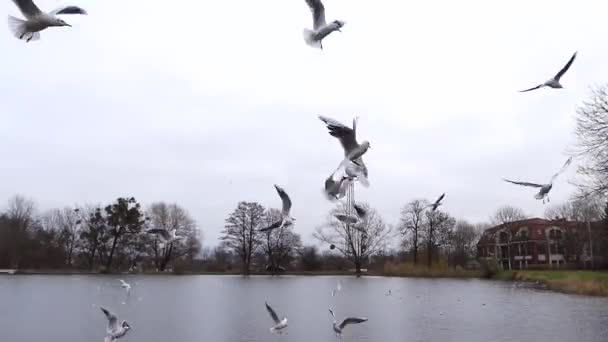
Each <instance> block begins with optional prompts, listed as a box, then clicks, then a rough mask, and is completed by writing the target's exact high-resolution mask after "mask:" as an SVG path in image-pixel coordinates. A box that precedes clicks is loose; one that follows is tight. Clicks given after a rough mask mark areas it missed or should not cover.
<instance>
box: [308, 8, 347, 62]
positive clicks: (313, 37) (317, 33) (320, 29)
mask: <svg viewBox="0 0 608 342" xmlns="http://www.w3.org/2000/svg"><path fill="white" fill-rule="evenodd" d="M306 4H307V5H308V7H310V11H311V12H312V21H313V29H312V30H309V29H304V41H305V42H306V44H308V45H310V46H312V47H317V48H319V49H321V50H323V39H324V38H325V37H327V36H328V35H329V34H330V33H332V32H334V31H338V32H342V31H340V28H342V26H344V24H346V23H345V22H343V21H340V20H334V21H332V22H331V23H329V24H327V23H326V22H325V6H323V3H322V2H321V0H306Z"/></svg>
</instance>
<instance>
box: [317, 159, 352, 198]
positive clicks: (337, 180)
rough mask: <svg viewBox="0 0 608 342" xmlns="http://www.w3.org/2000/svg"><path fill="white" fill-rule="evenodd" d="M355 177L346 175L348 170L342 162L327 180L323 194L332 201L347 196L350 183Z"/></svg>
mask: <svg viewBox="0 0 608 342" xmlns="http://www.w3.org/2000/svg"><path fill="white" fill-rule="evenodd" d="M353 180H354V178H351V177H349V176H347V175H346V171H345V169H344V168H343V166H342V164H340V166H339V167H338V169H337V170H336V171H334V172H333V173H332V174H331V175H330V176H329V177H328V178H327V179H326V180H325V188H324V189H323V194H324V195H325V197H326V198H327V199H328V200H330V201H335V200H339V199H341V198H344V196H346V190H347V189H348V185H349V184H350V183H352V182H353Z"/></svg>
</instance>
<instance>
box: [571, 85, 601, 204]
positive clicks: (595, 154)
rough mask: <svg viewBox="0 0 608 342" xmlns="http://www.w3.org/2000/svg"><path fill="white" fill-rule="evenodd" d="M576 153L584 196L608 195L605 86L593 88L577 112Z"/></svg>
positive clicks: (580, 186) (580, 185)
mask: <svg viewBox="0 0 608 342" xmlns="http://www.w3.org/2000/svg"><path fill="white" fill-rule="evenodd" d="M577 114H578V118H577V120H576V130H575V134H576V137H577V138H578V143H577V145H576V147H575V152H576V153H577V154H578V155H579V156H582V157H584V163H583V164H582V165H581V166H579V168H578V173H579V174H581V175H582V176H583V177H584V180H583V181H582V182H580V183H579V184H578V185H579V188H580V189H581V190H582V192H583V193H584V194H586V195H587V194H599V195H606V194H608V139H607V138H606V137H608V85H601V86H599V87H596V88H595V89H592V92H591V98H590V99H589V100H587V101H585V102H583V105H582V106H580V107H579V108H578V109H577Z"/></svg>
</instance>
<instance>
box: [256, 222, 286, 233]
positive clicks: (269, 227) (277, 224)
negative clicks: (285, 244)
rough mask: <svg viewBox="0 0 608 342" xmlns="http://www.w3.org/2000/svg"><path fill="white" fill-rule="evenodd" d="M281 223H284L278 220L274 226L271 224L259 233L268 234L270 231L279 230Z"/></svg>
mask: <svg viewBox="0 0 608 342" xmlns="http://www.w3.org/2000/svg"><path fill="white" fill-rule="evenodd" d="M281 223H283V220H278V221H276V222H274V223H273V224H271V225H270V226H268V227H266V228H261V229H260V230H259V231H260V232H267V231H269V230H273V229H275V228H279V227H280V226H281Z"/></svg>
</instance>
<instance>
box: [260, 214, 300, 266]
mask: <svg viewBox="0 0 608 342" xmlns="http://www.w3.org/2000/svg"><path fill="white" fill-rule="evenodd" d="M280 218H281V212H280V211H279V210H277V209H269V210H267V211H266V214H265V215H264V220H265V225H266V226H270V225H271V224H273V223H274V222H277V221H278V220H279V219H280ZM262 235H265V237H264V239H263V243H262V249H263V250H264V253H266V257H267V258H268V267H267V269H269V270H270V271H271V273H272V274H275V273H276V272H277V271H278V270H279V267H283V265H284V263H285V262H286V261H287V260H288V259H289V258H293V257H295V256H296V253H297V252H298V249H299V248H300V247H302V239H301V238H300V235H299V234H296V233H294V231H293V225H289V226H287V227H285V226H282V227H279V228H276V229H272V230H270V231H267V232H266V233H262Z"/></svg>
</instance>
